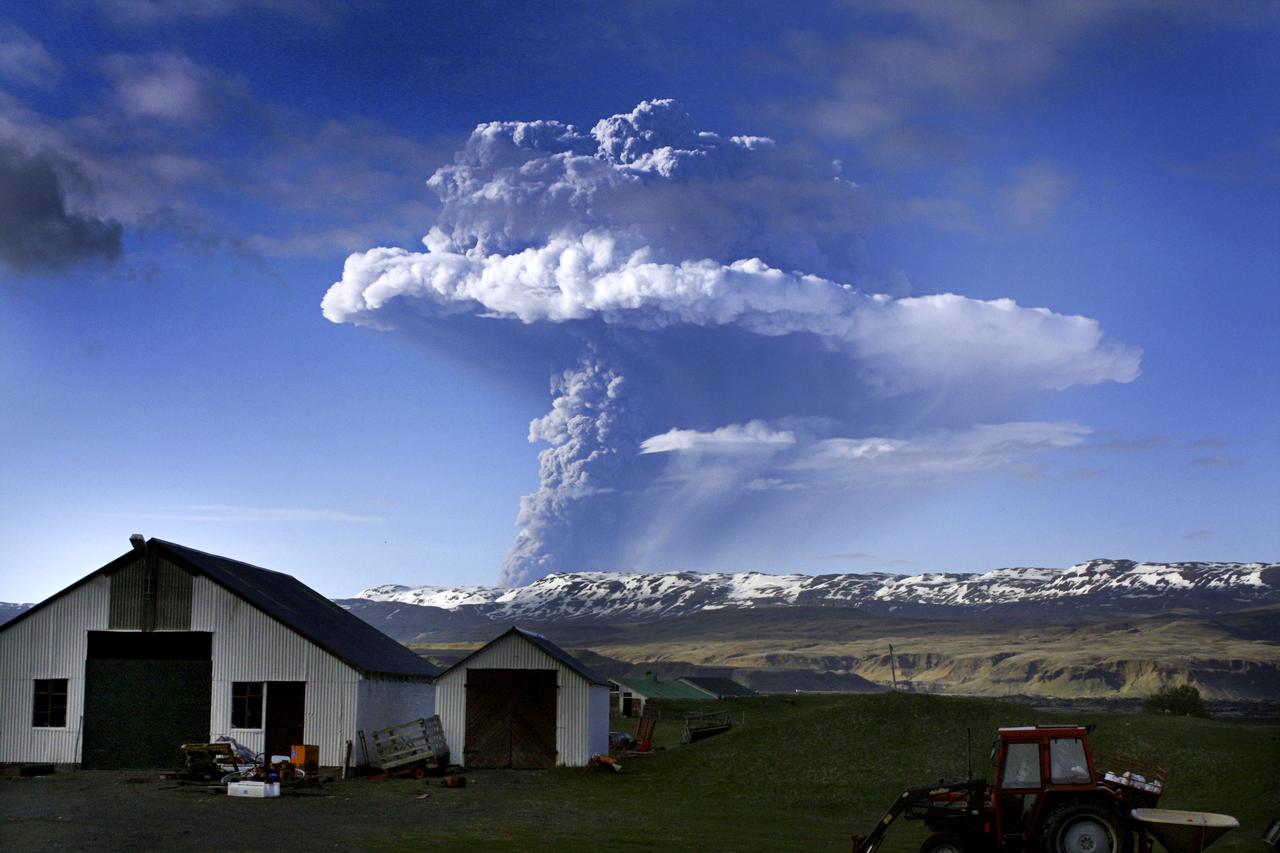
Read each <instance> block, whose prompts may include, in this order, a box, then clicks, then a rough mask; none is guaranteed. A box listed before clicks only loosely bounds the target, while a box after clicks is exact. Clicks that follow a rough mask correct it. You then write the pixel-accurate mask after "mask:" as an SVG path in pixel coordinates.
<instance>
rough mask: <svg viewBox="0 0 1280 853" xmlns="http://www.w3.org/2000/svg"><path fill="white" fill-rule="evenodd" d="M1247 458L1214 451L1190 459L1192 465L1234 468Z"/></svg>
mask: <svg viewBox="0 0 1280 853" xmlns="http://www.w3.org/2000/svg"><path fill="white" fill-rule="evenodd" d="M1248 461H1249V460H1247V459H1245V458H1244V457H1243V456H1232V455H1231V454H1229V453H1214V454H1212V455H1210V456H1199V457H1196V458H1195V459H1192V460H1191V464H1192V465H1200V466H1203V467H1206V468H1234V467H1236V466H1238V465H1243V464H1245V463H1246V462H1248Z"/></svg>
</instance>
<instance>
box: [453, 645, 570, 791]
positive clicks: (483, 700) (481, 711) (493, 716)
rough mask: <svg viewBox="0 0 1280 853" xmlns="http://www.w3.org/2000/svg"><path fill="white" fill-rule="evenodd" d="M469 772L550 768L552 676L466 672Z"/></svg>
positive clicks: (531, 672) (553, 756) (526, 671)
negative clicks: (493, 768)
mask: <svg viewBox="0 0 1280 853" xmlns="http://www.w3.org/2000/svg"><path fill="white" fill-rule="evenodd" d="M465 753H466V764H467V766H468V767H517V768H541V767H554V766H555V763H556V673H555V670H551V669H470V670H467V733H466V748H465Z"/></svg>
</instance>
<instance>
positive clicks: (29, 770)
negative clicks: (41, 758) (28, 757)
mask: <svg viewBox="0 0 1280 853" xmlns="http://www.w3.org/2000/svg"><path fill="white" fill-rule="evenodd" d="M52 773H53V765H52V764H24V765H22V767H20V768H18V775H19V776H23V777H26V778H30V777H32V776H49V775H51V774H52Z"/></svg>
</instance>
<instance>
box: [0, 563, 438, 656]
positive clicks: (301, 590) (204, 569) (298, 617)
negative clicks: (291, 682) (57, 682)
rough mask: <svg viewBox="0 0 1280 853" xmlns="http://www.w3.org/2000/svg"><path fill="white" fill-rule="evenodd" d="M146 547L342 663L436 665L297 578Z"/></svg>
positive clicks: (112, 566)
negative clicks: (219, 588) (208, 580)
mask: <svg viewBox="0 0 1280 853" xmlns="http://www.w3.org/2000/svg"><path fill="white" fill-rule="evenodd" d="M147 547H149V548H155V549H156V550H157V552H159V553H161V554H163V555H164V556H166V557H168V558H169V559H170V560H172V561H173V562H175V563H177V564H178V565H180V566H182V567H183V568H185V569H186V570H187V571H190V572H193V573H195V574H197V575H204V576H205V577H207V578H209V579H210V580H212V581H213V582H214V583H216V584H218V585H219V586H221V587H223V588H224V589H227V590H228V591H230V592H231V593H232V594H234V595H236V596H237V597H239V598H241V599H243V600H244V601H247V602H248V603H249V604H251V605H253V606H254V607H256V608H258V609H259V610H261V611H262V612H263V613H265V614H267V615H268V616H270V617H272V618H273V619H275V620H276V621H278V622H281V623H283V624H284V625H286V626H287V627H289V628H290V629H292V630H293V631H294V632H295V633H297V634H299V635H301V636H303V637H305V638H307V639H308V640H310V641H311V642H313V643H315V644H316V645H317V646H319V647H320V648H322V649H324V650H325V651H327V652H329V654H331V655H333V656H334V657H336V658H338V660H340V661H342V662H343V663H346V664H348V665H349V666H352V667H354V668H356V669H358V670H360V671H361V672H364V673H368V674H377V675H398V676H410V677H415V678H434V677H435V676H437V675H439V674H440V670H439V669H437V668H436V667H434V666H432V665H431V664H429V663H427V662H426V661H425V660H423V659H422V658H420V657H418V655H416V654H414V653H413V652H412V651H410V650H409V649H408V648H406V647H405V646H402V645H400V644H399V643H397V642H396V641H395V640H393V639H391V638H390V637H388V636H387V635H386V634H384V633H382V632H381V631H379V630H378V629H377V628H375V627H373V626H372V625H370V624H369V623H367V622H365V621H364V620H363V619H361V618H360V617H358V616H356V615H354V614H352V613H348V612H347V611H346V610H344V609H342V608H341V607H339V606H338V605H336V604H334V603H333V602H332V601H330V600H329V599H327V598H325V597H324V596H323V595H321V594H320V593H318V592H316V591H315V590H314V589H312V588H311V587H309V586H307V585H306V584H304V583H303V582H302V581H300V580H298V579H297V578H295V577H293V576H292V575H286V574H283V573H281V572H273V571H271V570H270V569H263V568H260V567H258V566H252V565H250V564H248V563H242V562H240V561H239V560H232V559H229V558H227V557H219V556H218V555H217V554H209V553H206V552H204V551H197V550H196V549H195V548H188V547H186V546H185V545H179V544H177V543H175V542H166V541H164V540H163V539H151V540H149V541H148V542H147ZM137 559H138V552H137V551H128V552H126V553H124V554H122V555H121V556H119V557H117V558H116V559H114V560H112V561H111V562H110V563H107V564H106V565H105V566H103V567H102V568H100V569H98V570H97V571H95V572H92V573H90V574H88V575H85V576H84V577H83V578H81V579H80V580H78V581H76V582H75V583H73V584H71V585H70V586H68V587H67V588H66V589H64V590H62V591H61V592H58V593H55V594H54V595H51V596H49V598H46V599H45V600H44V601H42V602H40V603H39V604H37V605H36V606H35V607H32V608H31V609H29V610H25V611H23V612H22V613H20V614H18V615H17V616H16V617H14V618H13V619H10V620H9V621H8V622H5V623H4V624H2V625H0V631H4V630H6V629H7V628H9V627H10V626H11V625H14V624H16V623H18V622H21V621H22V620H23V619H25V618H27V617H28V616H30V615H31V614H32V613H35V612H37V611H40V610H42V609H44V607H45V606H46V605H48V604H49V603H50V602H52V601H56V600H57V599H59V598H61V597H62V596H64V595H66V594H67V593H69V592H71V591H72V590H73V589H75V588H76V587H79V586H81V585H83V584H85V583H88V582H89V581H91V580H93V579H94V578H96V577H98V576H100V575H106V574H111V573H112V572H114V571H117V570H118V569H122V568H124V567H125V566H127V565H130V564H131V563H133V562H134V561H135V560H137Z"/></svg>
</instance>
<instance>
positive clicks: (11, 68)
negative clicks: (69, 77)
mask: <svg viewBox="0 0 1280 853" xmlns="http://www.w3.org/2000/svg"><path fill="white" fill-rule="evenodd" d="M61 76H62V63H60V62H59V61H58V60H57V59H55V58H54V57H53V56H52V55H51V54H50V53H49V51H47V50H45V47H44V45H43V44H41V43H40V41H39V40H38V39H36V38H35V37H33V36H32V35H31V34H30V33H28V32H27V31H26V30H23V29H21V28H20V27H16V26H14V25H13V24H6V23H3V22H0V80H7V81H9V82H10V83H13V84H15V85H18V86H31V87H33V88H36V89H48V88H50V87H52V86H53V85H54V84H55V83H57V82H58V79H59V78H60V77H61Z"/></svg>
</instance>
